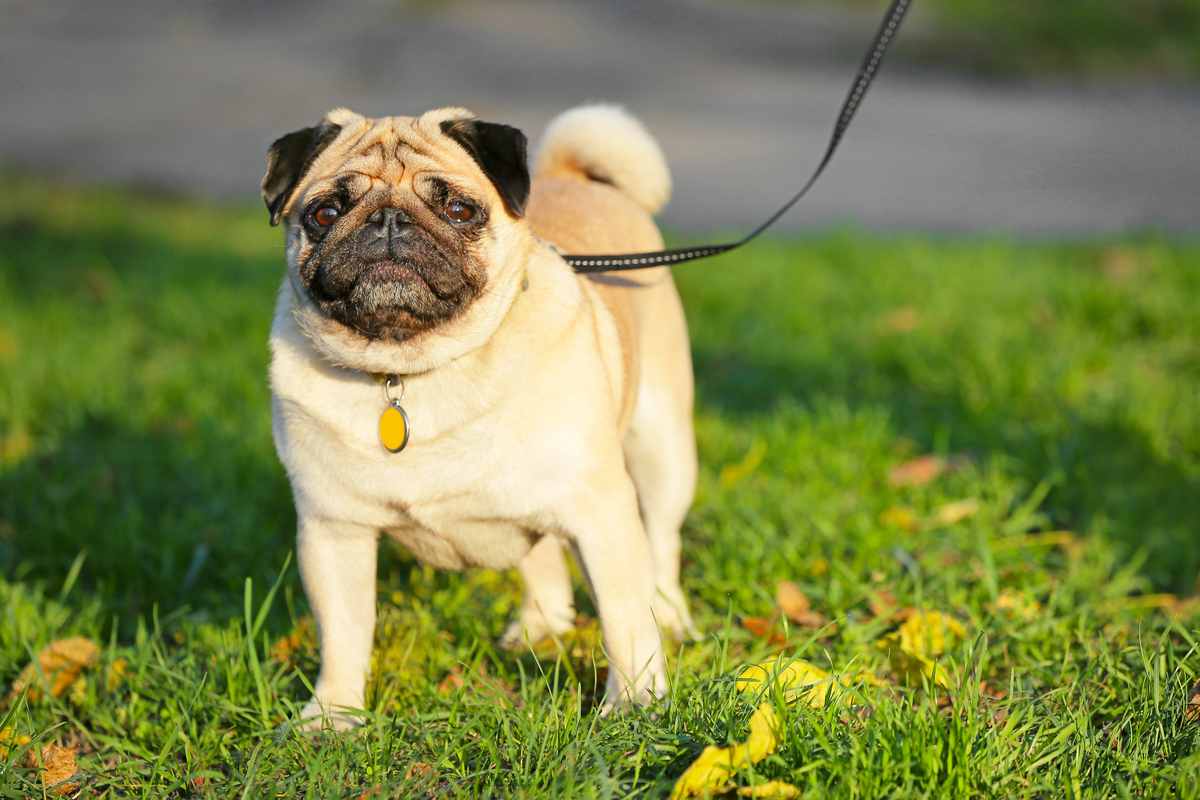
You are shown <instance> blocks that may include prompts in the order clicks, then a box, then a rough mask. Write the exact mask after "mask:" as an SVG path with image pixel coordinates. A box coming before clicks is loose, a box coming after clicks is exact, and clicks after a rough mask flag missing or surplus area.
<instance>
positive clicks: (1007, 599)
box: [988, 588, 1042, 621]
mask: <svg viewBox="0 0 1200 800" xmlns="http://www.w3.org/2000/svg"><path fill="white" fill-rule="evenodd" d="M988 608H989V609H990V610H991V611H994V612H996V613H998V614H1003V615H1004V616H1006V617H1008V618H1009V619H1016V620H1025V621H1028V620H1031V619H1034V618H1036V617H1037V616H1038V614H1040V613H1041V611H1042V605H1041V603H1039V602H1038V601H1037V600H1034V599H1033V598H1032V597H1030V596H1029V595H1027V594H1025V593H1024V592H1022V591H1018V590H1016V589H1008V588H1005V589H1001V590H1000V594H999V595H997V597H996V601H995V602H994V603H992V604H990V605H989V606H988Z"/></svg>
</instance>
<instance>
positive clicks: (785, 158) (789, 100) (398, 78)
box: [0, 0, 1200, 233]
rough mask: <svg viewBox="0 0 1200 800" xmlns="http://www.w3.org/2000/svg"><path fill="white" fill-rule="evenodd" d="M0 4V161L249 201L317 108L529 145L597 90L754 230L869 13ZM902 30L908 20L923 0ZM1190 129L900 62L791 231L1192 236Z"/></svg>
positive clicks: (732, 222)
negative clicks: (466, 122) (508, 137)
mask: <svg viewBox="0 0 1200 800" xmlns="http://www.w3.org/2000/svg"><path fill="white" fill-rule="evenodd" d="M880 7H881V8H882V2H881V3H880ZM0 20H3V22H2V24H0V70H2V73H0V74H3V76H4V78H3V80H0V108H2V109H3V112H2V114H0V163H3V164H9V165H16V166H18V167H21V168H25V169H32V170H38V171H43V172H46V173H50V174H55V175H61V176H67V177H71V178H76V179H82V180H88V181H94V180H105V181H121V182H134V183H140V184H148V185H153V186H157V187H166V188H170V189H181V190H184V191H191V192H198V193H203V194H210V195H216V196H220V197H233V198H249V197H255V196H257V191H258V188H257V187H258V182H259V180H260V178H261V176H262V171H263V168H264V165H265V152H266V148H267V146H268V144H269V143H270V142H271V141H272V140H273V139H274V138H275V137H276V136H279V135H281V134H283V133H286V132H288V131H291V130H294V129H296V128H299V127H303V126H305V125H309V124H312V123H313V122H315V121H316V120H317V119H318V118H319V116H320V115H321V114H322V113H323V112H324V111H325V110H326V109H327V108H329V107H332V106H336V105H345V106H349V107H352V108H354V109H355V110H358V111H360V112H363V113H366V114H370V115H381V114H387V113H405V114H411V113H417V112H420V111H422V110H425V109H427V108H430V107H434V106H438V105H448V104H457V105H464V106H467V107H468V108H471V109H473V110H475V111H476V112H478V113H479V114H480V115H481V116H484V117H485V118H488V119H493V120H496V121H504V122H509V123H511V124H516V125H518V126H520V127H522V128H523V129H525V130H526V132H527V133H529V134H530V135H531V138H533V137H536V135H537V132H538V131H540V129H541V128H542V126H543V125H544V124H545V122H546V121H547V120H548V119H549V118H550V117H551V116H552V115H553V114H554V113H555V112H556V111H558V110H561V109H563V108H566V107H568V106H571V105H573V104H575V103H578V102H581V101H585V100H608V101H614V102H620V103H623V104H624V105H626V106H627V107H629V108H630V109H631V110H632V111H634V112H635V113H636V114H638V115H639V116H641V117H642V118H643V119H644V120H645V121H646V122H647V124H648V125H649V127H650V128H651V129H652V130H653V131H654V132H655V133H656V134H657V135H658V136H659V137H660V138H661V140H662V142H663V144H664V148H665V150H666V151H667V155H668V157H669V159H670V162H671V165H672V168H673V170H674V172H675V176H676V194H675V199H674V200H673V201H672V203H671V205H670V206H668V209H667V211H666V212H665V213H664V218H665V220H666V221H667V222H668V223H669V224H671V225H674V226H676V227H681V228H700V229H712V228H729V229H739V228H743V227H745V226H749V225H752V224H753V223H755V222H757V221H759V220H761V219H762V218H763V217H764V216H765V215H767V214H768V213H769V212H770V211H772V210H773V209H774V208H775V207H776V206H777V205H778V204H779V203H780V202H781V201H782V200H783V199H784V198H786V197H787V196H789V195H790V194H791V193H792V192H793V191H794V190H795V188H796V187H797V185H798V184H799V183H800V182H801V181H802V179H803V178H804V177H806V176H807V174H808V172H809V170H810V169H811V168H812V166H813V165H814V163H815V161H816V160H817V158H818V157H819V156H820V154H821V152H822V150H823V148H824V145H825V141H826V138H827V137H828V134H829V128H830V127H831V125H832V123H833V118H834V115H835V114H836V112H837V109H838V106H839V104H840V103H841V100H842V98H843V96H844V94H845V92H846V90H847V88H848V87H849V82H850V79H851V77H852V73H853V71H854V68H855V67H856V66H857V63H858V60H859V58H860V54H859V50H860V49H861V48H863V47H864V46H865V44H866V42H867V40H868V39H869V38H870V35H871V33H873V31H874V26H875V24H876V21H875V19H874V13H872V14H863V15H843V14H836V15H834V14H829V13H828V12H825V13H823V14H822V13H816V12H812V11H808V10H803V9H801V10H796V9H794V8H789V7H787V6H783V5H781V4H766V5H754V4H753V3H749V2H747V0H693V1H692V2H684V0H604V1H602V0H574V1H572V2H566V1H564V0H558V1H557V2H551V0H453V2H445V3H435V2H433V1H432V0H423V1H421V2H409V3H403V2H400V0H373V1H370V0H355V1H354V2H344V1H343V0H339V1H338V2H328V1H326V2H314V1H312V0H193V1H192V2H186V3H184V2H165V0H102V1H96V2H88V1H86V0H0ZM906 24H908V25H910V26H911V28H910V30H911V31H912V32H919V31H920V30H921V26H922V25H923V21H922V18H921V7H920V5H919V4H918V6H917V8H916V11H915V12H914V17H913V19H911V20H909V22H908V23H906ZM907 32H909V31H906V33H907ZM902 44H903V42H902ZM901 55H902V53H901ZM1197 143H1200V89H1196V88H1191V89H1187V88H1182V89H1174V90H1168V89H1153V88H1146V87H1142V88H1130V87H1126V88H1092V89H1082V90H1081V89H1079V88H1078V87H1075V88H1072V87H1068V86H1045V85H1041V86H1032V87H1031V86H1002V85H990V84H982V83H973V82H967V81H960V80H954V79H950V78H944V77H942V78H939V77H931V76H930V75H928V74H923V73H918V72H914V71H912V70H909V69H906V68H904V66H903V65H902V64H896V63H893V64H889V65H888V67H887V68H885V70H884V71H883V73H882V75H881V78H880V79H879V80H878V81H877V83H876V85H875V86H874V87H873V88H872V90H871V94H870V95H869V96H868V98H867V101H866V103H865V105H864V107H863V110H862V112H861V113H860V115H859V117H858V119H857V120H856V121H855V124H854V125H853V126H852V127H851V129H850V133H849V134H848V136H847V137H846V140H845V142H844V144H843V147H842V151H841V152H840V153H839V155H838V157H837V158H836V159H835V161H834V163H833V164H832V166H831V167H830V169H829V170H828V171H827V173H826V175H825V177H824V178H822V180H821V182H820V183H819V184H818V185H817V188H816V189H814V191H813V193H812V194H811V195H810V199H808V200H806V201H805V202H804V203H803V204H802V205H801V206H800V207H798V208H797V209H796V210H794V211H793V212H792V213H791V214H790V215H789V217H788V218H787V225H788V226H791V227H793V228H802V227H808V226H812V225H819V224H824V223H828V222H831V221H843V220H857V221H859V222H861V223H862V224H864V225H866V226H869V227H872V228H880V229H896V228H918V229H930V230H955V231H957V230H978V229H999V230H1011V231H1016V232H1019V233H1047V232H1049V233H1079V232H1087V231H1095V230H1114V229H1121V228H1125V227H1130V226H1143V225H1161V226H1167V227H1170V228H1174V229H1184V230H1192V231H1195V230H1197V229H1200V146H1198V144H1197Z"/></svg>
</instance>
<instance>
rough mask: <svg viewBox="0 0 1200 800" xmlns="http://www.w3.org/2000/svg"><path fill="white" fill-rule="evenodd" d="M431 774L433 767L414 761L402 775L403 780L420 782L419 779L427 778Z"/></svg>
mask: <svg viewBox="0 0 1200 800" xmlns="http://www.w3.org/2000/svg"><path fill="white" fill-rule="evenodd" d="M431 772H433V767H431V766H429V765H428V764H426V763H424V762H422V761H416V762H414V763H413V765H412V766H411V767H409V768H408V772H406V773H404V780H406V781H411V780H420V779H421V778H425V777H428V775H429V773H431Z"/></svg>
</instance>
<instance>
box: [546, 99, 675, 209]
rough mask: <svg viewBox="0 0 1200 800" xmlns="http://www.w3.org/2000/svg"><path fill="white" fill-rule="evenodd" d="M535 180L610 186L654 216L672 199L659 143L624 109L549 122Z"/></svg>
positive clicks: (574, 113)
mask: <svg viewBox="0 0 1200 800" xmlns="http://www.w3.org/2000/svg"><path fill="white" fill-rule="evenodd" d="M533 174H534V176H535V177H538V178H574V179H577V180H592V181H599V182H601V183H608V184H611V185H613V186H615V187H616V188H618V189H620V190H621V191H622V192H623V193H624V194H625V195H626V196H627V197H629V199H631V200H633V202H635V203H637V204H638V205H639V206H641V207H642V208H644V209H645V210H646V211H647V212H648V213H650V214H656V213H658V211H659V210H660V209H661V208H662V207H663V206H664V205H666V204H667V200H669V199H670V197H671V173H670V171H669V170H668V169H667V159H666V158H665V157H664V156H663V153H662V150H661V149H660V148H659V146H658V142H656V141H655V140H654V137H653V136H651V135H650V133H649V131H647V130H646V129H645V128H644V127H643V126H642V123H641V122H639V121H638V120H636V119H635V118H634V117H632V116H630V114H629V113H628V112H626V111H625V109H623V108H621V107H620V106H613V105H586V106H579V107H577V108H572V109H570V110H568V111H564V112H563V113H561V114H559V115H558V116H557V117H555V118H554V119H553V120H551V121H550V124H549V125H547V126H546V132H545V133H544V134H542V141H541V143H540V144H539V145H538V153H537V158H536V160H535V161H534V168H533Z"/></svg>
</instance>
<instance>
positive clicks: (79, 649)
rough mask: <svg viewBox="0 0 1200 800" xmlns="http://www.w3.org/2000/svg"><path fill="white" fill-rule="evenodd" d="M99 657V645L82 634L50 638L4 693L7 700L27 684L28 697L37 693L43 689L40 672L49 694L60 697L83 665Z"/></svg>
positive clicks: (32, 697)
mask: <svg viewBox="0 0 1200 800" xmlns="http://www.w3.org/2000/svg"><path fill="white" fill-rule="evenodd" d="M99 657H100V648H99V647H97V646H96V643H95V642H93V641H92V640H91V639H87V638H85V637H83V636H75V637H73V638H70V639H59V640H58V641H55V642H51V643H50V644H48V645H46V646H45V647H43V648H42V652H40V653H38V657H37V661H36V662H31V663H29V664H28V665H26V667H25V669H23V670H21V674H20V675H19V676H18V677H17V679H16V680H14V681H13V683H12V690H11V691H10V692H9V693H8V699H9V702H12V701H13V700H15V699H16V698H17V697H18V696H19V695H20V694H21V691H22V690H23V689H24V688H25V687H26V686H28V687H29V692H28V695H27V697H28V698H29V699H30V700H36V699H38V698H39V697H41V694H42V692H43V691H45V690H46V686H45V684H44V683H43V682H42V677H43V676H45V679H46V680H48V681H49V682H50V687H49V691H50V696H51V697H61V696H62V693H63V692H65V691H66V690H67V688H68V687H69V686H70V685H71V684H73V683H75V681H76V679H78V678H79V674H80V673H81V672H83V670H84V668H85V667H91V666H95V664H96V661H97V659H98V658H99ZM39 668H40V671H39Z"/></svg>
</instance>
